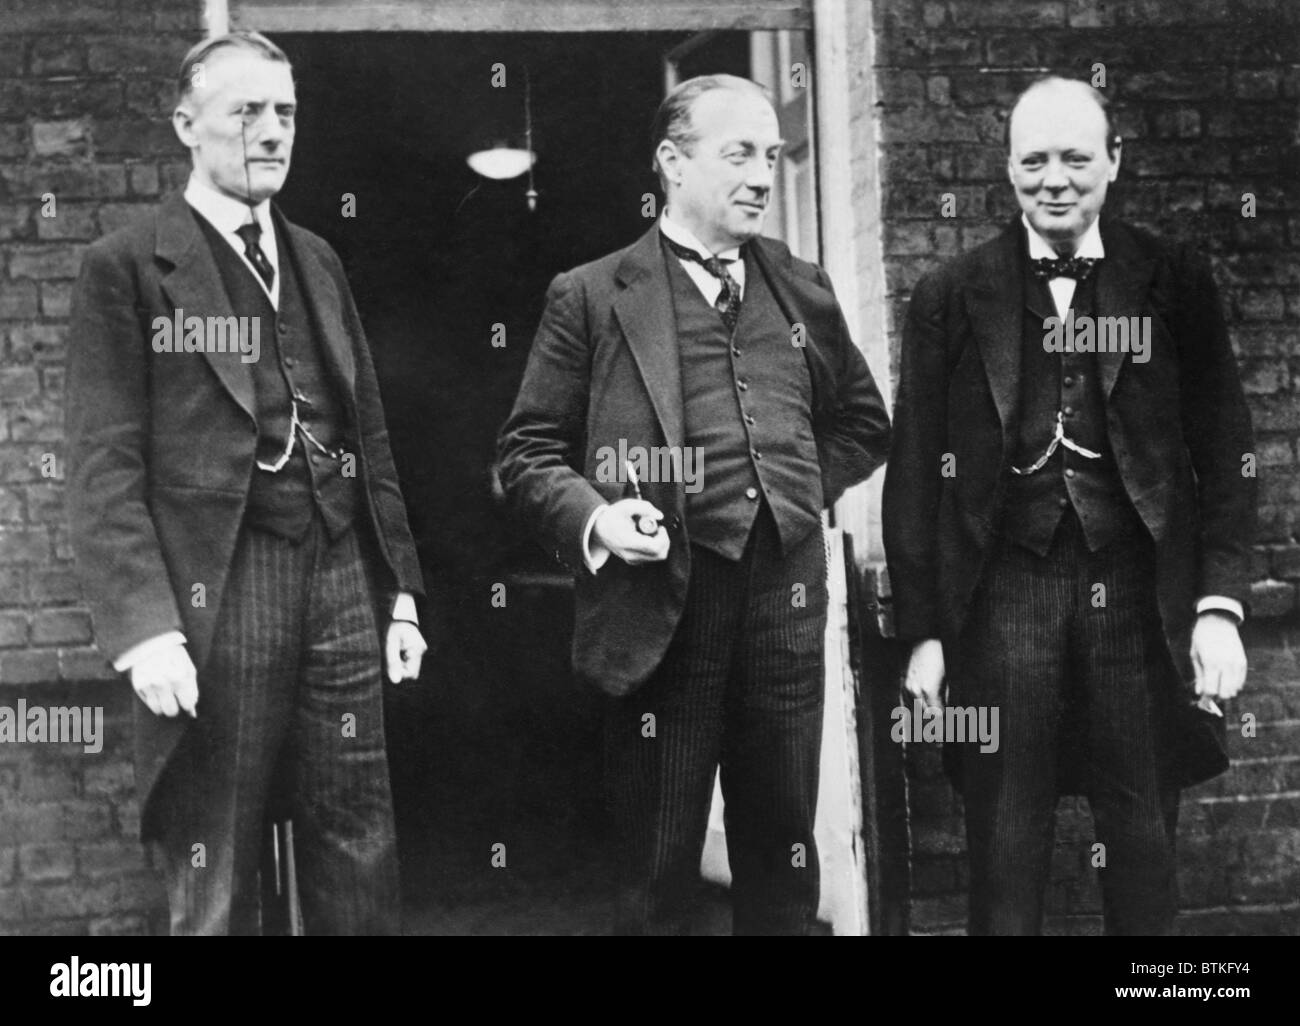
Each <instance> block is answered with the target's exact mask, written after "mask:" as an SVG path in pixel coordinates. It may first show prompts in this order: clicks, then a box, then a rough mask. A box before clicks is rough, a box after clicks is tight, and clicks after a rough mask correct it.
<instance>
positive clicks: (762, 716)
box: [500, 75, 889, 934]
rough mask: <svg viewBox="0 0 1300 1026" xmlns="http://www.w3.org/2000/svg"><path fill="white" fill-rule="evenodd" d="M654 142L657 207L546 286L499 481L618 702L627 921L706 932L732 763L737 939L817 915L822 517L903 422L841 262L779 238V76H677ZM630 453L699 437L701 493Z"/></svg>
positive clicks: (618, 815)
mask: <svg viewBox="0 0 1300 1026" xmlns="http://www.w3.org/2000/svg"><path fill="white" fill-rule="evenodd" d="M653 146H654V159H655V167H656V169H657V170H658V172H659V176H660V181H661V183H662V184H663V186H664V190H665V195H666V203H665V208H664V212H663V215H662V216H661V217H660V219H659V222H658V223H657V224H656V225H654V226H653V227H652V228H651V229H650V231H649V232H647V233H646V234H645V235H644V236H642V238H641V239H640V240H639V241H637V242H636V243H634V244H633V245H631V246H629V247H628V248H626V249H623V250H620V251H619V252H616V253H613V254H611V255H609V256H606V257H604V258H602V259H600V260H597V261H595V262H593V263H590V264H587V265H585V266H583V267H579V268H576V269H575V270H572V271H569V272H567V273H565V274H562V275H560V276H559V277H557V278H556V279H555V281H554V282H553V283H552V285H551V288H550V292H549V294H548V296H547V305H546V310H545V313H544V314H543V315H542V322H541V325H540V326H539V328H538V331H537V336H536V339H535V341H534V343H533V348H532V351H531V353H530V355H529V360H528V367H527V370H526V371H525V374H524V380H523V383H522V385H521V387H520V390H519V396H518V398H517V400H516V402H515V407H514V411H513V412H512V414H511V416H510V418H509V420H508V421H507V423H506V424H505V426H504V428H503V429H502V434H501V440H500V474H501V482H502V485H503V487H504V490H505V494H506V497H507V499H508V501H509V503H510V505H511V506H512V507H513V509H514V511H515V512H516V513H517V514H518V516H519V519H520V521H521V522H522V523H524V524H527V525H528V526H529V527H530V528H532V529H533V530H535V531H536V532H537V533H538V535H539V536H540V537H541V539H542V540H543V541H544V543H545V545H546V547H547V548H548V549H552V550H554V551H555V552H556V554H557V557H558V558H559V559H560V560H561V561H562V562H564V563H566V564H567V565H568V566H570V567H574V568H577V569H576V578H577V580H576V589H575V594H576V627H575V633H574V639H573V656H574V666H575V669H576V671H577V674H578V677H579V678H580V679H581V680H582V681H584V682H585V683H589V684H590V685H592V686H594V687H597V688H600V689H602V690H604V691H605V692H607V693H608V694H609V695H611V696H613V697H612V698H611V700H610V705H609V716H608V721H607V723H606V731H605V745H606V783H607V786H608V788H609V793H610V798H611V807H612V811H613V820H614V828H615V831H616V833H617V835H618V839H619V841H620V843H621V849H620V851H621V854H620V869H621V871H622V873H623V889H622V897H621V901H620V905H619V920H618V924H617V929H618V930H620V931H621V932H628V933H642V934H644V933H681V932H683V931H685V930H686V929H687V927H688V925H689V922H690V915H691V898H692V896H693V894H694V892H695V887H696V885H697V884H698V882H699V869H700V855H701V852H702V850H703V846H704V838H705V831H706V828H707V823H708V815H709V804H710V798H711V796H712V790H713V779H714V773H715V770H717V769H718V768H719V766H720V767H721V783H722V790H723V795H724V798H725V800H726V829H727V850H728V855H729V858H730V862H731V871H732V899H733V930H734V932H735V933H738V934H755V933H765V934H773V933H777V934H809V933H816V932H819V925H818V923H817V919H816V915H817V906H818V890H819V879H818V874H819V870H818V864H817V851H816V845H815V842H814V839H813V819H814V815H815V812H816V806H817V777H818V766H819V763H818V758H819V751H820V745H821V723H822V693H823V686H824V685H823V676H824V669H823V645H822V639H823V634H824V631H825V625H826V586H825V576H826V566H825V557H824V551H823V542H822V532H821V519H820V518H821V512H822V510H823V509H824V508H825V507H827V506H829V505H830V504H831V503H833V502H834V501H835V500H836V499H837V498H838V497H839V495H840V493H841V492H843V491H844V489H845V488H847V487H848V486H849V485H852V484H855V483H856V482H858V481H861V480H863V479H865V478H866V477H867V476H868V475H869V474H871V472H872V471H873V470H875V469H876V468H877V467H878V466H880V464H881V463H882V462H883V460H884V457H885V453H886V451H887V449H888V438H889V420H888V417H887V414H886V412H885V409H884V405H883V403H882V401H881V398H880V394H879V392H878V391H877V389H876V386H875V382H874V381H873V380H872V377H871V373H870V371H869V370H868V369H867V365H866V362H865V361H864V360H863V357H862V354H861V353H860V352H859V351H858V349H857V348H856V347H855V346H854V344H853V341H852V339H850V338H849V335H848V331H847V329H846V326H845V323H844V319H843V317H842V315H841V313H840V309H839V306H838V304H837V303H836V301H835V297H834V295H833V294H832V292H831V288H830V282H829V281H828V280H827V277H826V275H825V273H824V272H823V271H822V270H821V269H820V268H818V267H815V266H814V265H812V264H809V263H805V262H804V261H802V260H798V259H795V258H794V257H793V256H792V255H791V253H790V251H789V250H788V249H787V248H786V247H785V246H783V245H781V244H780V243H777V242H774V241H772V240H771V239H765V238H762V237H760V235H759V232H760V231H761V230H762V227H763V220H764V217H765V214H766V211H767V206H768V203H769V202H770V201H771V198H772V184H773V173H774V169H775V165H776V160H777V157H778V154H779V152H780V148H781V137H780V132H779V128H778V125H777V118H776V113H775V111H774V110H773V109H772V105H771V103H770V102H769V100H768V99H767V97H766V95H765V93H764V92H763V91H762V89H761V88H760V87H759V86H757V85H756V84H755V83H753V82H750V81H748V80H747V79H742V78H735V77H733V76H729V75H711V76H703V77H700V78H693V79H690V80H688V81H686V82H683V83H681V84H680V85H679V86H678V87H677V88H676V89H674V90H673V91H672V92H671V93H670V94H669V95H668V96H667V97H666V98H665V100H664V102H663V104H662V105H661V106H660V108H659V112H658V114H657V115H656V119H655V123H654V128H653ZM634 447H642V448H643V449H645V450H647V451H660V450H664V449H666V450H667V451H668V452H673V451H674V450H675V451H678V452H684V447H692V448H693V449H694V450H695V452H696V453H697V454H698V459H697V461H696V463H695V465H696V466H702V468H703V472H702V478H703V482H702V483H703V487H695V484H696V483H695V482H693V483H692V487H691V488H690V489H688V488H687V487H686V482H685V481H684V480H683V475H682V474H681V473H675V474H669V475H668V476H667V478H665V477H664V475H661V474H656V475H654V477H653V479H652V480H645V479H633V470H629V471H628V472H627V473H625V474H620V475H618V480H610V478H609V475H608V474H603V473H601V467H602V466H603V465H604V462H605V457H606V454H607V453H609V452H622V451H630V450H631V449H632V448H634ZM684 463H685V461H684V460H677V461H675V462H674V464H673V465H674V466H677V467H681V466H682V465H683V464H684ZM642 469H643V470H644V467H643V468H642ZM637 477H638V478H640V477H642V475H637Z"/></svg>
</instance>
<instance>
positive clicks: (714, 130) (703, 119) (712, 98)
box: [691, 89, 781, 141]
mask: <svg viewBox="0 0 1300 1026" xmlns="http://www.w3.org/2000/svg"><path fill="white" fill-rule="evenodd" d="M691 121H692V122H693V125H694V128H695V130H696V131H697V132H699V133H700V134H701V135H725V136H736V137H741V136H753V135H755V134H759V133H761V134H763V135H770V136H773V137H775V136H778V135H780V130H781V129H780V125H779V124H778V123H777V119H776V111H774V110H773V109H772V105H771V104H770V103H768V102H767V99H766V98H765V97H763V96H761V95H759V94H757V93H751V92H748V91H744V90H740V89H714V90H711V91H709V92H707V93H705V94H704V95H703V96H700V97H699V98H698V99H697V100H696V101H695V104H694V106H693V109H692V110H691ZM778 141H779V140H778Z"/></svg>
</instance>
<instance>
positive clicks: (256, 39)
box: [176, 30, 293, 103]
mask: <svg viewBox="0 0 1300 1026" xmlns="http://www.w3.org/2000/svg"><path fill="white" fill-rule="evenodd" d="M219 50H248V51H249V52H251V53H255V54H258V55H260V56H262V57H265V58H266V59H267V60H268V61H278V62H280V63H281V64H287V65H289V70H290V72H292V71H293V64H292V63H291V62H290V61H289V58H288V56H287V55H286V54H285V52H284V51H283V50H281V49H280V48H279V47H278V46H276V45H275V44H274V43H273V42H271V41H270V40H269V39H267V38H266V36H264V35H262V34H261V33H260V32H252V31H247V30H240V31H238V32H227V33H226V34H225V35H224V36H213V37H212V38H211V39H205V40H203V41H202V42H200V43H195V44H194V45H193V46H192V47H190V52H189V53H187V54H186V55H185V57H184V59H183V60H182V61H181V70H180V74H179V75H177V77H176V102H177V103H182V102H183V101H184V100H185V98H186V97H188V96H189V95H190V93H191V92H193V91H194V76H195V69H196V68H198V67H200V66H201V65H202V64H203V63H204V62H205V61H207V59H208V58H209V57H211V56H212V55H213V54H214V53H216V52H217V51H219Z"/></svg>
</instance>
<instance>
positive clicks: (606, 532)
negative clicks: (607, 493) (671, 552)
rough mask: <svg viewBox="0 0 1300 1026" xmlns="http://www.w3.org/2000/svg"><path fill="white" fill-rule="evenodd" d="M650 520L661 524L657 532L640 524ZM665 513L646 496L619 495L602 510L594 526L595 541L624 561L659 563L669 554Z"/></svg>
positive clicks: (593, 537)
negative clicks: (621, 497) (636, 518)
mask: <svg viewBox="0 0 1300 1026" xmlns="http://www.w3.org/2000/svg"><path fill="white" fill-rule="evenodd" d="M634 517H638V518H640V523H641V525H642V527H645V526H647V525H648V523H649V522H650V521H653V522H654V523H656V524H658V525H659V529H658V530H657V531H655V533H654V534H645V533H644V532H643V531H642V530H639V529H638V528H637V520H634V519H633V518H634ZM663 518H664V515H663V514H662V513H660V512H659V511H658V510H657V509H655V507H654V506H652V505H651V504H650V503H648V502H646V501H645V500H643V499H620V500H619V501H618V502H616V503H614V504H613V505H611V506H608V507H607V508H605V509H604V510H602V511H601V514H600V516H598V517H597V518H596V523H595V524H594V525H593V526H592V528H591V534H592V540H593V542H594V543H595V545H602V546H604V547H605V548H606V549H608V550H609V551H610V552H612V553H613V554H614V555H616V556H617V557H618V558H619V559H621V560H622V561H623V562H624V563H626V564H628V565H629V566H636V565H637V564H639V563H659V562H662V561H663V560H665V559H667V558H668V532H667V531H665V530H664V528H663V524H662V521H663Z"/></svg>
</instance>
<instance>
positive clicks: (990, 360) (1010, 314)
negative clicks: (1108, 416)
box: [966, 218, 1025, 447]
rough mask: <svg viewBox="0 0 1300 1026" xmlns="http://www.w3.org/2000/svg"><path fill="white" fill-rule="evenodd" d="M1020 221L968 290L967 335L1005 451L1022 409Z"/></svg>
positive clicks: (999, 241)
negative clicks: (994, 410) (981, 368)
mask: <svg viewBox="0 0 1300 1026" xmlns="http://www.w3.org/2000/svg"><path fill="white" fill-rule="evenodd" d="M1021 231H1022V226H1021V224H1020V220H1019V218H1017V219H1016V221H1015V222H1014V223H1013V224H1012V225H1011V226H1010V227H1008V229H1007V230H1006V231H1005V232H1003V233H1002V235H1000V236H999V237H998V239H997V241H996V243H995V244H994V246H993V247H992V249H991V250H990V252H989V255H988V258H987V260H986V261H985V262H984V264H983V266H982V267H981V268H979V271H978V272H977V274H976V276H975V278H974V280H973V281H972V282H971V283H970V285H969V286H968V288H967V296H966V300H967V310H968V311H969V312H970V319H971V330H972V332H973V334H974V336H975V341H976V344H977V345H978V347H979V352H980V357H981V361H982V363H983V365H984V371H985V373H986V374H987V375H988V381H989V391H990V392H991V393H992V395H993V402H994V404H995V405H996V406H997V409H998V418H999V419H1000V420H1001V422H1002V439H1003V445H1004V447H1005V446H1006V445H1007V444H1008V442H1009V439H1011V438H1012V437H1014V432H1015V430H1016V422H1017V416H1018V411H1019V407H1020V343H1021V338H1020V334H1021V327H1022V319H1023V317H1024V310H1025V295H1024V269H1023V268H1022V267H1021V266H1020V263H1021V261H1020V254H1021V240H1020V235H1019V233H1020V232H1021Z"/></svg>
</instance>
